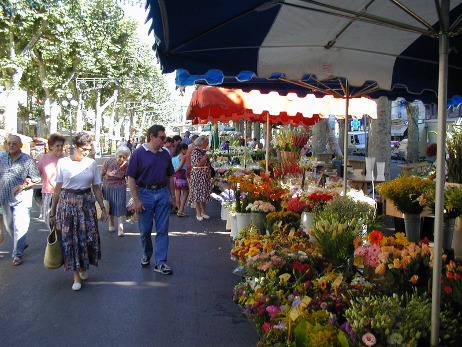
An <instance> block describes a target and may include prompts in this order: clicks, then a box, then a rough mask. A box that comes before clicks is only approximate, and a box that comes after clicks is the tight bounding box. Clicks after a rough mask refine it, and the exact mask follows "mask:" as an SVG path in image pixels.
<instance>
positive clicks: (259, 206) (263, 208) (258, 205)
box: [245, 200, 276, 213]
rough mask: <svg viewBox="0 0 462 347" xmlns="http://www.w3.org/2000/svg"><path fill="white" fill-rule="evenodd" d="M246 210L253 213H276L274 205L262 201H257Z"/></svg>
mask: <svg viewBox="0 0 462 347" xmlns="http://www.w3.org/2000/svg"><path fill="white" fill-rule="evenodd" d="M245 209H246V210H249V211H252V212H265V213H269V212H274V211H276V207H274V206H273V204H271V203H269V202H265V201H262V200H256V201H254V202H252V203H250V204H248V205H247V207H246V208H245Z"/></svg>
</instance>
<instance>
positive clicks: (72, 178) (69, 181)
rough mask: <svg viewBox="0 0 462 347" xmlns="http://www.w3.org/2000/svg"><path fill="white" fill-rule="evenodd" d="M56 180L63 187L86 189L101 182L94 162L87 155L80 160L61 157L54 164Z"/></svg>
mask: <svg viewBox="0 0 462 347" xmlns="http://www.w3.org/2000/svg"><path fill="white" fill-rule="evenodd" d="M56 182H57V183H62V184H63V185H62V188H65V189H88V188H90V187H91V185H97V184H101V176H100V174H99V171H98V166H97V165H96V162H95V161H94V160H93V159H91V158H88V157H85V158H83V159H82V160H81V161H75V160H72V159H71V158H69V157H67V158H61V159H59V161H58V165H57V166H56Z"/></svg>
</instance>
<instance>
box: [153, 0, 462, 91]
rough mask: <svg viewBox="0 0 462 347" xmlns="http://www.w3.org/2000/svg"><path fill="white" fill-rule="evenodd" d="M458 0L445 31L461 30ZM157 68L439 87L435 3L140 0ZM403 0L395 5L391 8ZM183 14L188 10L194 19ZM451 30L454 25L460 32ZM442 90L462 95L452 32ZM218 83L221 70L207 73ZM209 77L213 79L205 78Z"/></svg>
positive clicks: (459, 50) (457, 43)
mask: <svg viewBox="0 0 462 347" xmlns="http://www.w3.org/2000/svg"><path fill="white" fill-rule="evenodd" d="M461 2H462V1H460V0H453V1H451V2H450V10H451V11H450V22H451V23H454V27H451V32H452V33H456V34H458V33H459V34H460V25H461V23H460V21H459V22H457V21H456V19H457V18H458V17H459V16H460V15H461V13H462V6H461ZM147 3H148V5H149V6H150V13H149V17H151V18H152V19H153V22H152V29H154V32H155V36H156V38H157V41H156V44H155V45H154V48H155V50H156V52H157V55H158V57H159V60H160V62H161V64H162V69H163V71H164V72H173V71H174V70H176V69H184V70H187V71H188V72H189V73H190V74H192V75H205V74H206V73H207V72H208V71H209V70H217V71H218V72H219V73H220V74H221V79H223V76H236V77H237V78H238V79H239V80H242V78H244V79H245V78H248V76H249V74H251V75H255V76H258V77H260V78H269V77H271V76H272V75H273V74H274V73H283V74H284V76H285V77H286V78H287V79H289V80H301V79H303V78H304V76H305V75H315V77H316V79H317V80H319V81H322V80H328V79H331V77H332V76H336V77H343V78H346V79H347V80H348V81H349V84H350V86H362V85H363V84H364V83H365V82H366V81H374V82H376V83H377V86H378V87H379V88H380V89H382V90H387V91H390V90H393V88H398V87H401V88H402V87H403V86H404V87H405V88H406V91H407V92H411V93H414V94H420V93H422V92H424V91H425V90H431V91H433V92H434V93H435V94H436V92H437V89H438V59H439V58H438V40H435V39H434V37H437V36H438V32H439V25H438V21H439V17H438V11H437V10H436V9H435V1H433V0H424V1H418V2H417V3H416V2H415V1H412V0H403V1H400V2H399V3H398V1H394V2H392V1H369V0H331V1H323V2H318V1H310V0H286V1H267V0H241V1H226V0H222V1H219V0H204V1H201V2H200V4H197V3H196V2H194V1H187V0H178V1H174V2H171V1H170V2H169V1H164V0H148V1H147ZM397 4H401V5H402V6H399V5H398V6H397ZM191 13H194V18H192V16H191ZM458 30H459V32H458ZM450 46H451V47H453V48H454V49H451V52H450V54H449V56H448V59H449V64H448V68H449V83H448V93H449V94H450V96H451V97H452V96H453V95H456V94H458V95H462V91H461V89H462V86H461V84H460V83H459V82H458V81H460V80H462V56H461V55H462V38H461V36H460V35H454V36H453V37H451V39H450ZM215 79H216V81H218V80H219V79H220V78H219V77H218V78H217V77H215ZM212 84H216V82H215V83H214V82H212Z"/></svg>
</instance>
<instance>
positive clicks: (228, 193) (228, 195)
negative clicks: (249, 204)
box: [210, 189, 236, 204]
mask: <svg viewBox="0 0 462 347" xmlns="http://www.w3.org/2000/svg"><path fill="white" fill-rule="evenodd" d="M210 196H211V197H212V198H214V199H215V200H217V201H218V202H219V203H220V204H223V203H226V202H230V201H236V196H235V195H234V190H233V189H225V190H224V191H223V192H221V193H220V194H217V193H212V194H210Z"/></svg>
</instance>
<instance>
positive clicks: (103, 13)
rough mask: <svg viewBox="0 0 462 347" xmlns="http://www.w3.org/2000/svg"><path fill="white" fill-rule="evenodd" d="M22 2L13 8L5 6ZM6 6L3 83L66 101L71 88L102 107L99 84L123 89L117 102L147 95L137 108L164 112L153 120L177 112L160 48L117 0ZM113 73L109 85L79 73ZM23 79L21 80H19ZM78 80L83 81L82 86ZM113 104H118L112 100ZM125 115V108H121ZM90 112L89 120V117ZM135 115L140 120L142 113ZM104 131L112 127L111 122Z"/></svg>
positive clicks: (0, 40)
mask: <svg viewBox="0 0 462 347" xmlns="http://www.w3.org/2000/svg"><path fill="white" fill-rule="evenodd" d="M13 4H14V6H13ZM10 7H11V8H12V7H16V8H17V11H14V13H10V12H7V11H5V10H4V9H5V8H10ZM2 9H3V11H1V12H0V85H2V86H5V87H6V89H7V90H8V89H13V88H16V89H18V88H21V89H23V90H27V91H28V92H29V93H30V95H31V96H32V95H33V96H35V97H38V98H39V99H41V100H45V99H47V98H48V99H49V100H50V103H53V101H58V102H59V101H60V100H61V99H62V98H63V97H64V95H65V94H66V93H69V92H71V93H72V94H73V95H74V98H75V99H78V97H79V94H80V93H81V94H83V102H84V105H81V107H82V109H95V108H96V103H97V93H96V92H95V89H98V88H99V92H100V96H101V100H102V102H103V103H104V101H105V99H107V98H109V97H110V96H112V95H113V93H114V90H115V89H118V90H119V100H118V101H119V105H118V108H117V110H123V109H124V107H123V105H124V103H125V102H126V101H138V102H141V101H143V103H144V104H143V105H141V106H140V107H138V108H137V110H136V111H137V113H136V114H134V112H133V111H132V114H130V115H129V116H131V117H137V118H140V117H143V116H145V115H144V112H145V111H149V112H151V113H154V114H156V116H155V117H153V119H152V121H169V120H172V119H173V117H174V115H175V114H177V112H178V110H177V106H176V105H175V104H174V102H173V100H172V97H171V95H170V93H169V92H168V91H167V85H166V82H165V80H164V78H163V76H162V74H161V73H160V71H159V70H158V68H157V67H156V65H155V64H154V61H155V55H154V52H153V51H152V49H151V48H150V47H149V46H148V45H147V44H143V43H141V41H140V40H139V38H138V37H137V32H136V30H137V23H136V22H135V21H133V20H131V19H126V18H125V17H123V11H122V9H121V8H120V6H119V5H118V4H117V2H116V1H113V0H80V1H59V2H57V5H56V4H55V5H53V6H52V5H47V6H45V5H43V4H42V6H34V7H33V8H32V7H31V6H30V3H27V2H22V1H21V2H17V1H12V0H9V1H6V4H5V7H2ZM82 77H83V78H93V77H95V78H110V79H114V81H115V83H109V84H107V85H106V86H101V85H99V86H96V87H97V88H95V85H93V84H92V83H90V84H89V85H87V86H85V85H76V83H75V81H76V78H82ZM15 81H19V84H16V85H15V83H14V82H15ZM75 86H77V88H80V87H81V89H82V91H79V90H78V89H75ZM28 107H29V110H28V111H25V112H26V113H30V114H32V113H35V109H33V108H37V107H38V109H40V110H41V114H42V116H41V117H35V118H39V119H44V117H43V115H44V113H45V112H44V110H43V104H41V105H38V104H37V105H33V106H30V105H29V106H28ZM107 111H109V112H110V111H111V109H110V108H108V109H107ZM115 116H116V119H115V121H117V119H118V118H120V119H121V118H122V117H124V116H125V114H124V113H123V112H116V113H115ZM87 121H88V120H87V119H84V122H87ZM133 123H135V124H140V123H141V122H140V120H139V119H134V121H133ZM103 131H104V128H103Z"/></svg>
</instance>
